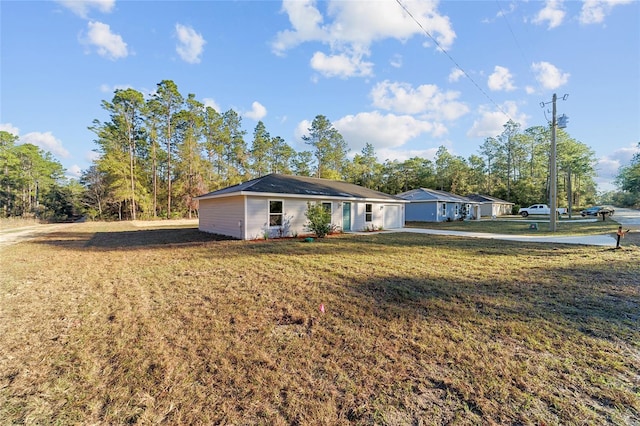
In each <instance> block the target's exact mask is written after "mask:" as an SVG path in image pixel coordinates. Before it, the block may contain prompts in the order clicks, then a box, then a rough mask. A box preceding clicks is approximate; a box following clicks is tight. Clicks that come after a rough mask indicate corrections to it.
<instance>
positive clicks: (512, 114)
mask: <svg viewBox="0 0 640 426" xmlns="http://www.w3.org/2000/svg"><path fill="white" fill-rule="evenodd" d="M500 108H501V109H502V111H504V112H502V111H496V110H495V109H489V108H487V107H480V109H479V111H478V114H479V116H480V117H479V118H478V119H476V120H474V122H473V125H472V127H471V129H469V131H468V132H467V136H469V137H470V138H487V137H495V136H498V135H500V134H501V133H502V131H503V130H504V127H503V126H504V125H505V124H506V123H507V121H509V118H511V119H512V120H513V121H515V122H516V123H520V125H521V126H522V127H523V128H526V127H527V120H528V118H529V117H528V116H527V115H526V114H524V113H520V112H518V106H517V105H516V104H515V103H514V102H505V103H504V104H503V105H502V106H501V107H500ZM505 113H506V114H508V116H507V115H505Z"/></svg>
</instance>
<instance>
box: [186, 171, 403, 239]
mask: <svg viewBox="0 0 640 426" xmlns="http://www.w3.org/2000/svg"><path fill="white" fill-rule="evenodd" d="M197 199H198V201H199V204H200V208H199V229H200V230H201V231H204V232H210V233H214V234H221V235H228V236H231V237H234V238H238V239H241V240H252V239H257V238H264V237H268V238H276V237H287V236H293V235H302V234H308V233H309V232H308V231H307V230H306V224H307V222H308V221H307V218H306V216H305V213H306V211H307V202H312V203H322V205H323V206H324V207H325V208H326V209H327V210H329V211H330V212H331V223H332V225H334V226H335V227H336V228H337V229H339V230H342V231H345V232H348V231H362V230H365V229H380V228H383V229H395V228H402V227H403V226H404V213H405V212H404V205H405V204H406V202H405V201H404V200H402V199H400V198H398V197H394V196H393V195H389V194H385V193H382V192H378V191H374V190H371V189H368V188H364V187H361V186H358V185H354V184H351V183H346V182H339V181H333V180H329V179H317V178H311V177H304V176H288V175H280V174H275V173H274V174H270V175H266V176H263V177H260V178H257V179H253V180H250V181H248V182H245V183H241V184H238V185H234V186H230V187H228V188H224V189H220V190H218V191H214V192H210V193H208V194H204V195H201V196H199V197H198V198H197Z"/></svg>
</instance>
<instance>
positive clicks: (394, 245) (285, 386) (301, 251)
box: [0, 223, 640, 425]
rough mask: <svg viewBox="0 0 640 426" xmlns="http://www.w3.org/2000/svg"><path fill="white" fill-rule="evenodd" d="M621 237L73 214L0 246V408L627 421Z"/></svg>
mask: <svg viewBox="0 0 640 426" xmlns="http://www.w3.org/2000/svg"><path fill="white" fill-rule="evenodd" d="M639 254H640V249H639V248H638V247H636V246H633V245H629V246H626V247H625V248H624V249H622V250H613V249H609V248H602V247H581V246H565V245H558V246H552V247H550V246H549V245H536V244H523V243H512V242H505V241H495V240H478V239H464V238H452V237H437V236H430V235H417V234H370V235H364V236H353V235H351V236H350V235H345V236H338V237H331V238H327V239H324V240H316V241H315V242H313V243H305V242H301V241H298V240H280V241H277V240H269V241H253V242H239V241H216V239H215V238H214V237H213V236H211V235H207V234H202V233H200V232H198V231H197V229H194V228H193V227H192V226H187V227H174V228H167V227H162V228H160V227H158V228H156V229H148V228H139V227H135V226H133V225H131V224H126V223H123V224H102V223H86V224H76V225H71V226H70V227H68V228H65V230H64V231H60V232H57V233H53V234H50V235H47V236H41V237H39V238H38V239H36V240H33V241H31V242H25V243H21V244H17V245H13V246H9V247H1V248H0V256H1V265H0V267H1V271H0V272H1V273H0V423H1V424H61V425H66V424H151V423H160V424H171V425H174V424H281V425H290V424H318V425H322V424H325V425H336V424H363V425H364V424H367V425H368V424H387V425H405V424H417V425H422V424H424V425H429V424H435V425H440V424H456V425H457V424H462V425H465V424H514V425H542V424H545V425H556V424H558V425H560V424H562V425H583V424H611V425H624V424H630V425H634V424H635V425H637V424H640V278H639V277H640V262H638V258H639ZM321 304H322V305H324V307H325V312H324V313H322V312H320V310H319V306H320V305H321Z"/></svg>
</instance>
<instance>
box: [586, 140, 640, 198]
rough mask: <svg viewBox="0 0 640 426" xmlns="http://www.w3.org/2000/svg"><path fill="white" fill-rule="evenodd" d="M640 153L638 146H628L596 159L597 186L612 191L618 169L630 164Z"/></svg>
mask: <svg viewBox="0 0 640 426" xmlns="http://www.w3.org/2000/svg"><path fill="white" fill-rule="evenodd" d="M639 153H640V148H638V144H630V145H629V146H626V147H623V148H620V149H617V150H615V151H613V152H612V153H611V154H609V155H605V156H603V157H600V158H599V159H598V162H597V164H596V170H597V172H598V179H597V182H598V186H600V187H603V186H605V187H607V186H611V187H610V188H609V187H607V189H613V184H612V182H613V181H614V180H615V178H616V177H617V176H618V172H619V171H620V167H622V166H628V165H629V164H631V159H632V158H633V156H634V155H636V154H639Z"/></svg>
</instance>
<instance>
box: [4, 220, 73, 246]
mask: <svg viewBox="0 0 640 426" xmlns="http://www.w3.org/2000/svg"><path fill="white" fill-rule="evenodd" d="M74 225H75V224H74V223H56V224H52V225H32V226H25V227H22V228H12V229H3V230H0V247H5V246H9V245H12V244H18V243H21V242H24V241H29V240H31V239H34V238H36V237H38V236H40V235H43V234H48V233H50V232H55V231H58V230H60V229H68V228H69V227H71V226H74Z"/></svg>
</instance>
